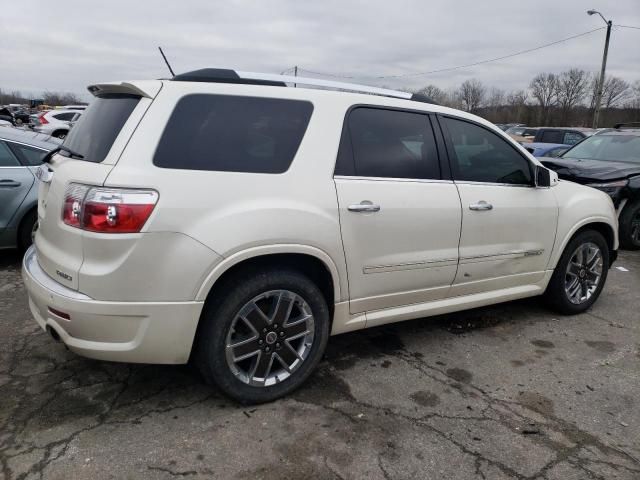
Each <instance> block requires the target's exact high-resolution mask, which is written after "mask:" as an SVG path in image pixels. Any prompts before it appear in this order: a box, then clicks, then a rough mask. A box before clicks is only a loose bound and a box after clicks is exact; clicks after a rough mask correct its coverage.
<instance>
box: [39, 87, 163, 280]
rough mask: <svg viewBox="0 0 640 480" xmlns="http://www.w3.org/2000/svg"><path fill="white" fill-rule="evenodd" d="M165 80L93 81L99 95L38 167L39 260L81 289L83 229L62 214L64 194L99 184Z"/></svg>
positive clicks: (52, 274)
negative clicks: (59, 144) (101, 82)
mask: <svg viewBox="0 0 640 480" xmlns="http://www.w3.org/2000/svg"><path fill="white" fill-rule="evenodd" d="M161 86H162V82H160V81H150V82H136V83H118V84H101V85H94V86H91V87H89V91H90V92H91V93H92V94H93V95H94V96H95V98H94V100H93V101H92V102H91V105H90V106H89V108H87V110H86V111H85V112H84V114H83V115H82V116H81V117H80V120H79V121H78V122H77V124H76V125H75V126H74V128H73V129H72V130H71V132H70V133H69V135H68V136H67V137H66V139H65V141H64V143H63V144H62V146H61V148H62V150H61V151H60V152H58V153H57V154H55V155H53V157H52V158H51V159H50V161H49V163H48V164H43V165H42V166H41V167H40V168H41V170H42V172H41V174H40V175H38V177H39V178H41V179H43V180H44V181H43V180H41V181H40V182H39V190H38V221H39V228H38V231H37V233H36V237H35V242H34V244H35V248H36V251H37V254H38V262H39V263H40V266H41V267H42V269H43V270H44V271H45V272H46V273H47V274H48V275H49V276H50V277H51V278H53V279H54V280H56V281H57V282H59V283H61V284H63V285H65V286H66V287H68V288H71V289H73V290H78V289H79V285H78V271H79V270H80V267H81V266H82V262H83V259H84V254H83V230H81V229H79V228H76V227H73V226H70V225H67V224H66V223H64V222H63V220H62V212H63V206H64V202H65V197H66V196H67V194H68V193H73V192H74V191H80V190H81V188H77V187H76V186H75V184H78V185H89V186H101V185H103V184H104V181H105V179H106V178H107V176H108V175H109V172H111V170H112V169H113V167H114V166H115V164H116V163H117V162H118V159H119V158H120V155H121V154H122V151H123V150H124V147H125V146H126V144H127V142H128V140H129V138H130V137H131V135H132V133H133V131H134V130H135V128H136V126H137V125H138V123H139V122H140V120H141V119H142V117H143V116H144V113H145V112H146V110H147V109H148V107H149V105H150V104H151V102H152V101H153V98H154V97H155V96H156V95H157V93H158V92H159V91H160V88H161Z"/></svg>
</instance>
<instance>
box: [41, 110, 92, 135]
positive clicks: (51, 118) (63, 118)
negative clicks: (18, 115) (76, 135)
mask: <svg viewBox="0 0 640 480" xmlns="http://www.w3.org/2000/svg"><path fill="white" fill-rule="evenodd" d="M82 113H83V112H82V111H81V110H50V111H48V112H43V113H41V114H39V115H38V116H37V118H36V119H35V122H34V126H33V130H35V131H36V132H39V133H45V134H47V135H51V136H52V137H56V138H65V137H66V136H67V134H68V133H69V130H70V128H71V126H70V125H71V123H72V122H73V123H75V122H76V121H77V120H78V119H79V118H80V116H81V115H82Z"/></svg>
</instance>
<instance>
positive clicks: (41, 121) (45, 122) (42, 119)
mask: <svg viewBox="0 0 640 480" xmlns="http://www.w3.org/2000/svg"><path fill="white" fill-rule="evenodd" d="M45 115H46V113H43V114H41V115H40V116H39V117H38V120H40V125H46V124H47V123H49V120H47V119H46V118H45V117H44V116H45Z"/></svg>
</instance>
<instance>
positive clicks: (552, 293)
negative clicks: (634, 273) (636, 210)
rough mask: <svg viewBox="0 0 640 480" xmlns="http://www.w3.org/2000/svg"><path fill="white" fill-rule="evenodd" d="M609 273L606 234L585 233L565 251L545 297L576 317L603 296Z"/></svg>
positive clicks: (552, 304)
mask: <svg viewBox="0 0 640 480" xmlns="http://www.w3.org/2000/svg"><path fill="white" fill-rule="evenodd" d="M608 271H609V247H608V245H607V241H606V240H605V239H604V237H603V236H602V234H600V233H599V232H597V231H595V230H585V231H583V232H580V233H579V234H578V235H576V236H575V237H574V238H573V239H572V240H571V241H570V242H569V244H568V245H567V247H566V248H565V250H564V252H563V254H562V257H561V258H560V261H559V262H558V265H557V266H556V269H555V271H554V272H553V276H552V277H551V281H550V282H549V285H548V286H547V290H546V292H545V297H546V299H547V301H548V303H549V304H550V305H551V306H552V307H553V308H554V309H555V310H557V311H558V312H560V313H562V314H565V315H575V314H577V313H582V312H584V311H585V310H587V309H588V308H589V307H591V305H593V304H594V302H595V301H596V300H597V299H598V297H599V296H600V293H601V292H602V288H603V287H604V283H605V281H606V279H607V273H608Z"/></svg>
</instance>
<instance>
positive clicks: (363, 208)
mask: <svg viewBox="0 0 640 480" xmlns="http://www.w3.org/2000/svg"><path fill="white" fill-rule="evenodd" d="M347 209H348V210H349V211H350V212H379V211H380V205H374V204H373V203H371V202H370V201H368V200H363V201H362V202H360V203H356V204H355V205H349V206H348V207H347Z"/></svg>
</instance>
